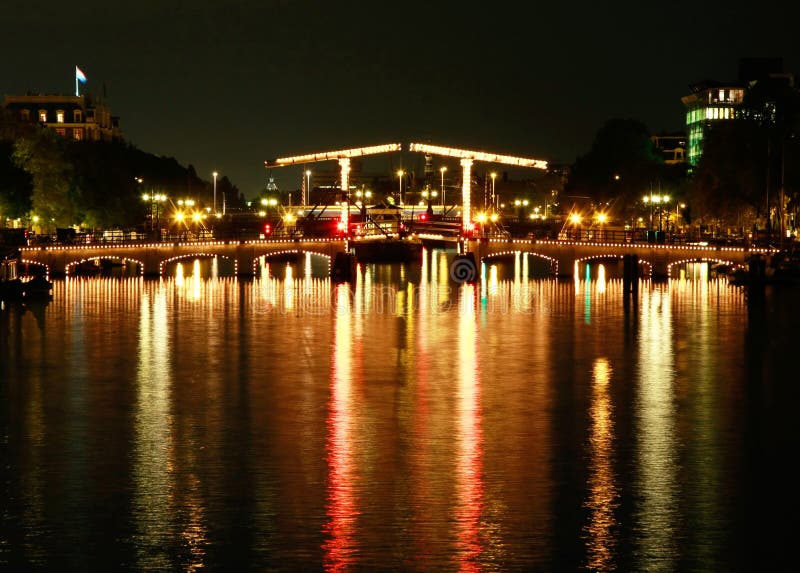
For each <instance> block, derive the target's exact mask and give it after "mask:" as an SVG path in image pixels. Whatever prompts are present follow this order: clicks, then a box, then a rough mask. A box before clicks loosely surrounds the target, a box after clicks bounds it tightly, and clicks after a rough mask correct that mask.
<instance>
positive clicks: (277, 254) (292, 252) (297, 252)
mask: <svg viewBox="0 0 800 573" xmlns="http://www.w3.org/2000/svg"><path fill="white" fill-rule="evenodd" d="M301 255H316V256H318V257H322V258H323V259H326V261H327V265H328V274H329V275H330V270H331V256H330V255H329V254H327V253H321V252H319V251H315V250H313V249H302V248H298V249H282V250H279V251H265V252H263V253H260V254H257V255H256V256H255V257H254V258H253V263H252V270H253V276H258V275H259V272H258V271H259V263H260V261H261V259H264V260H265V261H266V260H269V259H272V258H284V257H287V256H296V257H300V256H301Z"/></svg>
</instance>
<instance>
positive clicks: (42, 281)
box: [0, 251, 53, 301]
mask: <svg viewBox="0 0 800 573" xmlns="http://www.w3.org/2000/svg"><path fill="white" fill-rule="evenodd" d="M19 262H20V259H19V251H12V252H8V253H6V254H4V255H3V257H2V259H0V299H2V300H6V301H19V300H42V299H50V298H52V296H53V283H52V282H51V281H50V280H48V279H47V277H45V276H42V275H35V276H33V277H31V278H24V277H21V276H19V270H18V269H19Z"/></svg>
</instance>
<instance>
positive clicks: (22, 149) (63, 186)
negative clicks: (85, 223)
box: [13, 127, 76, 230]
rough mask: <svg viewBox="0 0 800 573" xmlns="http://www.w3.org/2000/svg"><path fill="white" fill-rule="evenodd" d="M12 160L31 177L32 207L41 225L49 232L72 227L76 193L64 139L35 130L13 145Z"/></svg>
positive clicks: (45, 130)
mask: <svg viewBox="0 0 800 573" xmlns="http://www.w3.org/2000/svg"><path fill="white" fill-rule="evenodd" d="M13 158H14V162H15V163H16V165H17V166H18V167H20V168H21V169H23V170H24V171H25V172H27V173H28V174H29V175H30V177H31V181H32V184H33V189H32V194H31V207H32V209H33V212H34V214H36V215H38V216H39V220H40V221H41V223H40V224H41V225H42V226H43V227H45V228H47V229H49V230H52V229H53V228H54V227H68V226H70V225H73V224H74V223H75V222H76V221H75V212H76V210H75V194H76V189H75V187H74V182H73V168H72V164H71V163H70V162H69V161H68V159H67V157H66V146H65V142H64V139H63V138H62V137H61V136H59V135H58V134H57V133H56V132H55V131H53V130H52V129H47V128H44V127H41V128H38V129H36V130H35V131H34V132H33V134H32V135H30V136H26V137H23V138H21V139H18V140H17V141H16V143H15V144H14V152H13Z"/></svg>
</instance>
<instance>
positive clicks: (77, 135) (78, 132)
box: [72, 127, 83, 141]
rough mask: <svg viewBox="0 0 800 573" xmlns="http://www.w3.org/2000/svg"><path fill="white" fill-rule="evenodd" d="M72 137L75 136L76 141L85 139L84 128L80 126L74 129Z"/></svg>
mask: <svg viewBox="0 0 800 573" xmlns="http://www.w3.org/2000/svg"><path fill="white" fill-rule="evenodd" d="M72 137H73V138H75V141H80V140H81V139H83V130H82V129H81V128H80V127H78V128H76V129H73V130H72Z"/></svg>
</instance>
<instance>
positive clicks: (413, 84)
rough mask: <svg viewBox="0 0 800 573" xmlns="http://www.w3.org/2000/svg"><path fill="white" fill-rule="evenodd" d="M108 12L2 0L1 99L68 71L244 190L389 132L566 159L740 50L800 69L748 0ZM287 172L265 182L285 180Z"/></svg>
mask: <svg viewBox="0 0 800 573" xmlns="http://www.w3.org/2000/svg"><path fill="white" fill-rule="evenodd" d="M122 4H123V3H121V2H108V1H103V2H98V1H96V0H86V1H83V2H78V3H66V4H65V3H63V2H54V1H50V0H48V1H44V2H43V1H36V0H10V1H9V0H6V2H4V4H3V9H2V14H3V16H2V18H3V21H4V22H3V23H4V25H3V33H2V34H0V47H1V48H2V52H0V53H2V54H3V57H2V68H3V73H2V75H1V76H0V93H2V94H15V95H16V94H24V93H26V92H28V91H34V92H41V93H61V94H70V93H74V90H75V77H74V69H75V65H78V66H80V68H81V69H82V70H83V71H84V72H85V74H86V76H87V78H88V83H87V84H85V85H83V86H82V92H89V93H96V94H102V93H103V91H104V90H105V93H106V95H107V98H108V101H109V103H110V105H111V108H112V112H113V113H114V114H115V115H118V116H119V117H120V121H121V126H122V129H123V131H124V134H125V136H126V138H127V139H128V140H130V141H131V142H132V143H133V144H134V145H136V146H137V147H139V148H140V149H142V150H144V151H148V152H151V153H155V154H157V155H166V156H171V157H175V158H176V159H177V160H178V161H179V162H180V163H181V164H183V165H189V164H191V165H194V167H195V169H196V170H197V172H198V174H199V175H200V176H201V177H203V178H205V179H207V180H209V181H210V180H211V178H212V176H211V172H212V171H213V170H215V169H216V170H217V171H219V172H220V174H221V176H222V175H226V176H228V177H229V179H231V181H232V182H233V183H234V184H235V185H237V186H238V187H239V189H240V190H241V191H242V192H244V194H245V195H246V196H247V197H254V196H256V195H257V194H258V192H259V191H260V190H261V189H263V188H264V186H265V181H266V177H267V171H266V169H265V168H264V160H265V159H270V158H274V157H280V156H286V155H295V154H301V153H308V152H315V151H325V150H331V149H339V148H342V147H355V146H363V145H375V144H379V143H388V142H403V143H407V142H410V141H426V142H430V143H434V144H439V145H448V146H453V147H463V148H468V149H481V150H485V151H492V152H496V153H506V154H514V155H523V156H529V157H535V158H543V159H548V160H550V161H555V162H563V163H571V162H572V161H574V159H575V157H576V156H577V155H580V154H583V153H585V152H586V151H588V149H589V147H590V145H591V142H592V139H593V137H594V134H595V133H596V131H597V130H598V129H599V128H600V127H601V126H602V124H603V123H604V122H605V121H606V120H607V119H610V118H615V117H631V118H636V119H640V120H642V121H643V122H644V123H645V124H646V125H647V127H648V128H649V129H650V130H651V131H652V132H660V131H664V130H667V131H674V130H680V129H682V126H683V106H682V104H681V100H680V98H681V96H683V95H686V94H687V93H688V85H689V84H690V83H693V82H696V81H699V80H702V79H705V78H712V79H719V80H728V79H730V80H733V79H735V78H736V75H737V63H738V58H739V57H742V56H749V57H764V56H778V57H783V60H784V68H785V69H786V70H787V71H792V72H798V71H800V42H798V41H797V39H796V37H794V36H793V34H794V32H795V31H796V29H793V28H792V27H791V19H790V18H789V17H788V16H787V15H786V14H785V13H784V12H783V10H782V9H780V8H779V7H778V3H777V2H772V1H771V0H770V1H766V2H765V1H762V2H759V3H758V4H757V6H758V10H759V11H758V12H757V13H754V12H752V11H748V10H752V8H749V9H748V8H746V6H752V3H747V4H745V3H743V2H728V3H723V4H719V3H713V4H711V5H706V3H700V2H691V3H678V2H672V3H670V2H658V3H656V2H641V1H636V2H633V1H625V2H605V3H603V2H591V3H586V4H585V5H579V4H578V3H576V2H569V3H567V2H563V3H551V4H545V3H539V2H524V1H523V0H516V1H514V2H507V1H505V0H493V1H487V2H451V1H446V2H435V1H434V0H427V1H417V0H410V1H407V2H402V3H398V2H392V3H382V2H365V1H361V0H343V1H338V2H322V1H320V2H312V1H302V0H282V1H275V0H252V1H249V0H248V1H236V0H232V1H231V0H229V1H211V0H192V1H179V0H139V1H137V2H130V3H128V2H125V3H124V4H125V5H124V6H122ZM519 4H524V5H525V6H523V7H520V6H518V5H519ZM773 20H774V21H773ZM795 28H796V27H795ZM391 161H393V162H394V166H395V167H397V166H398V165H397V164H399V163H400V162H404V163H405V165H410V164H412V163H414V164H415V162H416V161H417V158H415V157H413V156H412V155H411V154H405V155H403V156H399V157H394V158H392V159H391ZM331 167H333V165H331V164H328V165H327V168H331ZM300 169H301V168H296V167H293V168H281V169H275V170H273V172H272V175H273V176H274V177H275V180H276V182H277V183H278V185H279V187H280V188H281V189H284V190H289V189H296V188H298V187H299V186H300V181H301V177H302V176H301V175H300V173H301V171H300ZM312 169H313V167H312Z"/></svg>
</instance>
